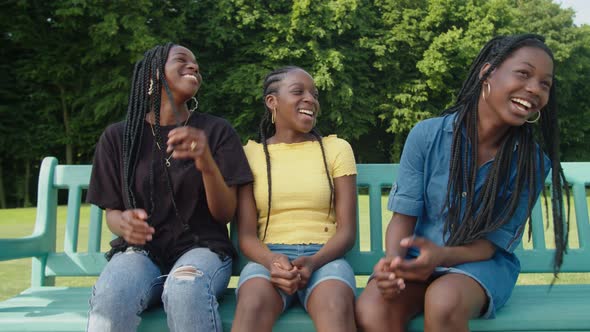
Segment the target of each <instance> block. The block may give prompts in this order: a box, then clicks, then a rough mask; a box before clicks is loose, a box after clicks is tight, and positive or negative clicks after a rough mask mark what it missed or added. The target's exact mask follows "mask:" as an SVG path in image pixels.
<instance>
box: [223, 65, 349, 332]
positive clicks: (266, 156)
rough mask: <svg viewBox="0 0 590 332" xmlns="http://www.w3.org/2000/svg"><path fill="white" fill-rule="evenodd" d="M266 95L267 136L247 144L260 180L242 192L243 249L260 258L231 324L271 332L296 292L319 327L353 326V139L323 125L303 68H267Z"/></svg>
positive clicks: (244, 279) (246, 273) (244, 280)
mask: <svg viewBox="0 0 590 332" xmlns="http://www.w3.org/2000/svg"><path fill="white" fill-rule="evenodd" d="M263 96H264V105H265V108H266V112H265V115H264V117H263V119H262V122H261V124H260V142H259V143H257V142H253V141H250V142H248V144H247V145H246V147H245V151H246V156H247V157H248V162H249V163H250V167H251V168H252V173H253V174H254V184H249V185H247V186H244V187H243V188H241V189H240V190H239V193H238V225H239V228H238V233H239V240H240V249H241V250H242V252H243V253H244V255H246V256H247V257H248V258H249V259H250V260H252V262H250V263H248V265H246V267H244V269H243V270H242V273H241V275H240V281H239V284H238V290H237V293H238V305H237V310H236V317H235V319H234V324H233V329H232V331H271V330H272V326H273V324H274V322H275V320H276V319H277V318H278V316H279V315H280V314H281V313H282V312H283V311H284V310H286V309H287V308H288V307H289V305H290V304H291V303H292V301H293V300H294V299H295V297H296V296H295V295H297V297H298V299H299V301H300V302H301V304H302V305H303V307H304V308H305V309H306V310H307V312H309V314H310V316H311V318H312V320H313V322H314V324H315V327H316V330H317V331H339V332H342V331H354V330H355V322H354V309H353V303H354V289H355V287H356V285H355V279H354V272H353V270H352V268H351V267H350V265H349V264H348V263H347V262H346V261H345V260H344V259H343V258H342V257H343V256H344V254H345V253H346V252H347V251H348V250H349V249H350V248H351V247H352V245H353V244H354V240H355V235H356V164H355V160H354V155H353V153H352V148H351V147H350V145H349V144H348V142H346V141H345V140H342V139H339V138H337V137H336V136H328V137H322V136H320V135H319V134H318V132H317V131H316V130H315V129H314V126H315V124H316V119H317V115H318V112H319V103H318V92H317V89H316V87H315V84H314V81H313V78H312V77H311V76H310V75H309V74H308V73H307V72H306V71H304V70H303V69H301V68H298V67H285V68H281V69H279V70H276V71H273V72H271V73H270V74H268V75H267V77H266V79H265V81H264V86H263ZM260 313H264V315H261V314H260ZM268 313H271V314H268Z"/></svg>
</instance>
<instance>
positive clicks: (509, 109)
mask: <svg viewBox="0 0 590 332" xmlns="http://www.w3.org/2000/svg"><path fill="white" fill-rule="evenodd" d="M488 68H489V64H486V65H484V66H483V67H482V70H481V73H482V74H483V73H484V72H486V71H487V69H488ZM488 84H489V87H490V88H489V90H488ZM552 84H553V60H552V59H551V57H550V56H549V55H548V54H547V53H546V52H545V51H544V50H542V49H540V48H537V47H531V46H525V47H521V48H519V49H517V50H516V51H514V52H513V53H512V54H511V55H510V56H509V57H508V58H506V60H504V62H502V64H500V66H498V67H497V68H496V69H495V70H494V71H493V72H492V73H491V74H490V75H489V77H488V78H487V79H486V81H485V82H484V84H483V86H482V96H481V98H480V100H479V109H480V112H482V113H480V114H486V115H487V116H488V117H489V118H492V119H495V120H496V121H497V122H498V123H501V124H505V125H509V126H521V125H523V124H524V123H525V121H526V120H527V119H529V118H535V117H537V114H536V113H537V112H539V111H541V109H543V107H545V105H547V102H548V100H549V91H550V89H551V85H552ZM484 97H485V98H484Z"/></svg>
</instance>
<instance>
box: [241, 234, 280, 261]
mask: <svg viewBox="0 0 590 332" xmlns="http://www.w3.org/2000/svg"><path fill="white" fill-rule="evenodd" d="M240 251H241V252H242V254H244V256H246V257H247V258H248V259H249V260H251V261H253V262H256V263H258V264H262V265H264V266H265V267H266V268H267V269H269V270H270V265H271V264H272V263H273V252H272V251H270V249H268V247H267V246H266V245H265V244H264V243H263V242H262V241H260V239H258V237H257V236H256V235H254V236H252V235H245V236H240Z"/></svg>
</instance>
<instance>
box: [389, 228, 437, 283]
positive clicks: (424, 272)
mask: <svg viewBox="0 0 590 332" xmlns="http://www.w3.org/2000/svg"><path fill="white" fill-rule="evenodd" d="M400 245H401V246H402V247H405V248H410V247H417V248H419V249H420V255H419V256H418V257H416V258H415V259H404V260H402V259H399V260H394V261H392V262H391V266H390V267H391V269H392V270H393V271H395V273H396V275H397V276H398V277H400V278H403V279H405V280H416V281H426V280H427V279H428V278H429V277H430V275H432V272H434V269H435V268H436V267H437V266H440V265H441V263H442V262H443V260H444V250H443V248H441V247H440V246H438V245H436V244H434V242H432V241H430V240H427V239H426V238H422V237H416V238H414V237H407V238H404V239H402V240H401V241H400Z"/></svg>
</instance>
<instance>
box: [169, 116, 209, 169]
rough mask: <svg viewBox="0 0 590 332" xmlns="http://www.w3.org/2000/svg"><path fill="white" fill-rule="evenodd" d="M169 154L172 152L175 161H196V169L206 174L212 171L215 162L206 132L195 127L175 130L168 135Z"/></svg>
mask: <svg viewBox="0 0 590 332" xmlns="http://www.w3.org/2000/svg"><path fill="white" fill-rule="evenodd" d="M166 144H167V145H168V148H167V149H166V152H167V153H170V152H172V157H173V158H175V159H194V161H195V167H196V168H197V169H198V170H199V171H201V172H203V173H206V172H208V171H210V169H211V167H212V165H213V164H215V160H213V157H212V156H211V150H210V149H209V143H208V141H207V136H206V135H205V132H204V131H203V130H200V129H196V128H193V127H180V128H175V129H172V130H171V131H170V133H168V141H167V142H166Z"/></svg>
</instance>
